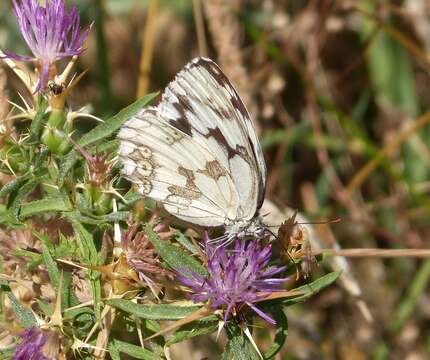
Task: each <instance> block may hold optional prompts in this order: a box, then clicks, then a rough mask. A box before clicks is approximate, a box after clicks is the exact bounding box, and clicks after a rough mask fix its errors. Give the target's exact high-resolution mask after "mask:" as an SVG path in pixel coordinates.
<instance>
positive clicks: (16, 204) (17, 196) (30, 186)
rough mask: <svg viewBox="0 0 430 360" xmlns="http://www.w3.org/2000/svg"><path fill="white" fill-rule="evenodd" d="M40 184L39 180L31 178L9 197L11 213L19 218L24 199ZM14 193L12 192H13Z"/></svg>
mask: <svg viewBox="0 0 430 360" xmlns="http://www.w3.org/2000/svg"><path fill="white" fill-rule="evenodd" d="M38 184H39V180H37V179H30V180H29V181H27V182H26V183H25V184H24V185H22V186H21V187H20V188H19V189H17V191H16V192H15V193H14V196H13V197H12V196H11V197H10V198H9V202H10V204H9V209H10V212H11V214H13V215H14V216H15V217H16V218H18V213H19V210H20V207H21V204H22V200H24V198H25V197H26V196H27V195H29V194H30V193H31V192H32V191H33V190H34V189H35V188H36V186H37V185H38ZM11 195H12V194H11Z"/></svg>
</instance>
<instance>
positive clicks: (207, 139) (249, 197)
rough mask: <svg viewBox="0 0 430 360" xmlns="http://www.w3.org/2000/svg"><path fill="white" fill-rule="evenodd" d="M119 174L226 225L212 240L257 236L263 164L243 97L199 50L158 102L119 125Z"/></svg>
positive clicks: (198, 220)
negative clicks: (120, 126) (198, 55)
mask: <svg viewBox="0 0 430 360" xmlns="http://www.w3.org/2000/svg"><path fill="white" fill-rule="evenodd" d="M118 139H119V140H120V147H119V158H120V160H121V161H122V163H123V168H122V170H121V171H122V175H123V176H124V177H125V178H127V179H128V180H129V181H131V182H132V183H133V184H135V185H136V186H137V189H138V191H139V193H140V194H142V195H144V196H146V197H149V198H152V199H154V200H156V201H158V202H160V203H161V204H162V205H163V207H164V208H165V209H166V210H167V211H168V212H169V213H170V214H172V215H174V216H176V217H177V218H179V219H181V220H184V221H186V222H189V223H192V224H195V225H199V226H203V227H223V228H224V230H225V231H224V233H223V235H222V236H220V237H218V238H216V239H215V240H216V241H217V242H218V241H219V242H221V243H230V242H232V241H233V240H234V239H235V238H239V239H245V238H262V237H265V236H266V235H268V230H267V228H266V226H265V225H264V224H263V221H262V218H261V216H260V215H259V210H260V207H261V205H262V203H263V200H264V194H265V187H266V173H267V170H266V164H265V161H264V157H263V152H262V150H261V147H260V143H259V141H258V138H257V135H256V132H255V129H254V127H253V124H252V121H251V119H250V117H249V114H248V111H247V110H246V107H245V105H244V104H243V102H242V100H241V99H240V97H239V95H238V94H237V92H236V90H235V89H234V87H233V85H232V84H231V82H230V81H229V80H228V78H227V77H226V75H225V74H224V73H223V72H222V71H221V69H220V68H219V66H218V65H217V64H216V63H215V62H213V61H212V60H210V59H207V58H203V57H199V58H196V59H194V60H192V61H191V62H189V63H188V64H187V65H186V66H185V67H184V68H183V69H182V70H181V71H180V72H179V73H178V74H177V75H176V77H175V78H174V80H173V81H171V82H170V83H169V84H168V85H167V87H166V89H165V90H164V92H163V94H162V97H161V101H160V102H159V104H158V105H157V106H155V107H154V106H152V107H147V108H144V109H142V110H141V111H139V112H138V113H137V114H136V115H134V116H133V117H131V118H130V119H128V120H127V121H126V122H125V123H124V124H123V126H122V128H121V129H120V131H119V133H118Z"/></svg>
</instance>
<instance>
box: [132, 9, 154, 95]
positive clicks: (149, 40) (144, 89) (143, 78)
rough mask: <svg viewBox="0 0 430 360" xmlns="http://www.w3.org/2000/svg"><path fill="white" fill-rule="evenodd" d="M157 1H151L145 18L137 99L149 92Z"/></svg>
mask: <svg viewBox="0 0 430 360" xmlns="http://www.w3.org/2000/svg"><path fill="white" fill-rule="evenodd" d="M158 2H159V1H158V0H151V2H150V3H149V7H148V14H147V17H146V24H145V30H144V33H143V36H142V57H141V59H140V66H139V80H138V84H137V98H138V99H139V98H141V97H142V96H144V95H145V94H147V93H148V90H149V74H150V72H151V64H152V55H153V52H154V40H155V19H156V16H157V10H158Z"/></svg>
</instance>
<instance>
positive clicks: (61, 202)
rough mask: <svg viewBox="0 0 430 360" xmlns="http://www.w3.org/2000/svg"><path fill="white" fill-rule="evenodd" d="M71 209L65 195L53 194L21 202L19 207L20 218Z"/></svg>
mask: <svg viewBox="0 0 430 360" xmlns="http://www.w3.org/2000/svg"><path fill="white" fill-rule="evenodd" d="M71 210H72V208H71V206H70V203H69V201H68V200H67V199H66V198H65V197H59V196H58V197H57V196H55V197H51V198H47V199H42V200H35V201H32V202H29V203H27V204H23V205H22V207H21V212H20V219H24V218H27V217H30V216H34V215H39V214H46V213H50V212H63V211H64V212H67V211H71Z"/></svg>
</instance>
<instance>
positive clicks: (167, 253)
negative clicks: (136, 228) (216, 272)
mask: <svg viewBox="0 0 430 360" xmlns="http://www.w3.org/2000/svg"><path fill="white" fill-rule="evenodd" d="M143 231H144V232H145V234H146V235H147V236H148V239H149V241H150V242H151V243H152V245H154V247H155V249H156V250H157V252H158V254H160V256H161V257H162V258H163V260H164V261H166V262H167V264H169V266H170V267H172V268H173V269H175V270H177V271H180V272H181V273H182V275H184V276H187V273H186V271H185V272H184V270H190V271H191V272H194V273H197V274H199V275H202V276H207V275H208V273H207V270H206V269H205V267H204V266H203V265H202V264H201V263H199V262H198V261H197V260H196V259H194V258H193V257H192V256H191V255H190V254H187V253H186V252H185V251H183V250H182V249H181V248H180V247H179V246H176V245H173V244H172V243H170V242H169V241H166V240H161V239H160V238H159V237H158V235H157V234H156V233H155V232H154V230H152V227H151V225H149V224H146V226H145V227H144V230H143Z"/></svg>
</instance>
